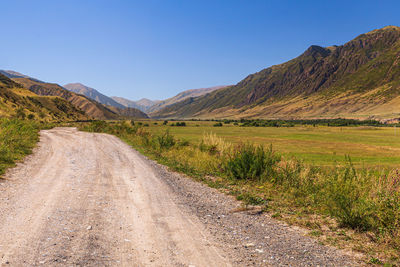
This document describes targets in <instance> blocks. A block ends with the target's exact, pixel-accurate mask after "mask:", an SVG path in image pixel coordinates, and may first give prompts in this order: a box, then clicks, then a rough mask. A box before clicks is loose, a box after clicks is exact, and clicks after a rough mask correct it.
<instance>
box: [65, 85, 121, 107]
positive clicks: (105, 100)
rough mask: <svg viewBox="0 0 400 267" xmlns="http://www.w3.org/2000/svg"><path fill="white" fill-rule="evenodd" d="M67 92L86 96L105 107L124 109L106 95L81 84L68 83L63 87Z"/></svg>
mask: <svg viewBox="0 0 400 267" xmlns="http://www.w3.org/2000/svg"><path fill="white" fill-rule="evenodd" d="M63 87H64V88H66V89H67V90H69V91H71V92H74V93H77V94H80V95H84V96H87V97H88V98H90V99H93V100H96V101H97V102H99V103H101V104H104V105H107V106H113V107H117V108H125V106H124V105H121V104H120V103H118V102H116V101H115V100H114V99H112V98H111V97H108V96H106V95H103V94H102V93H100V92H99V91H97V90H96V89H94V88H91V87H88V86H86V85H83V84H81V83H69V84H66V85H64V86H63Z"/></svg>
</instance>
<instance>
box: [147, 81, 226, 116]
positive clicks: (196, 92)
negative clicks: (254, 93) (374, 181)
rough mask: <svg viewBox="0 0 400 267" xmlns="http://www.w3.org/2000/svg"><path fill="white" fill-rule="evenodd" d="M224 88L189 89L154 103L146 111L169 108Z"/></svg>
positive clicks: (223, 86)
mask: <svg viewBox="0 0 400 267" xmlns="http://www.w3.org/2000/svg"><path fill="white" fill-rule="evenodd" d="M225 87H227V86H226V85H222V86H214V87H209V88H199V89H189V90H186V91H183V92H181V93H179V94H177V95H176V96H174V97H171V98H168V99H166V100H162V101H159V102H158V103H155V104H154V105H152V106H151V107H150V108H149V109H148V112H149V113H151V112H157V111H159V110H161V109H163V108H165V107H168V106H171V105H173V104H175V103H178V102H181V101H183V100H185V99H188V98H191V97H199V96H202V95H206V94H208V93H211V92H214V91H216V90H219V89H222V88H225Z"/></svg>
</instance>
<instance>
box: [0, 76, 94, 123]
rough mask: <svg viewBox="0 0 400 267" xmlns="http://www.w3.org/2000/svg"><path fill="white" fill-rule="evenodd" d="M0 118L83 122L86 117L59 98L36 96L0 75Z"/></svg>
mask: <svg viewBox="0 0 400 267" xmlns="http://www.w3.org/2000/svg"><path fill="white" fill-rule="evenodd" d="M0 117H19V118H29V119H37V120H41V121H57V120H59V121H68V120H85V119H88V116H87V115H86V114H85V113H84V112H83V111H81V110H79V109H77V108H76V107H75V106H74V105H72V104H71V103H69V102H68V101H66V100H65V99H63V98H60V97H53V96H51V97H46V96H38V95H37V94H35V93H33V92H31V91H29V90H27V89H26V88H24V87H23V86H22V85H21V84H19V83H16V82H14V81H12V80H11V79H10V78H8V77H6V76H4V75H2V74H0Z"/></svg>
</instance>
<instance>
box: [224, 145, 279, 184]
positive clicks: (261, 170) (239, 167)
mask: <svg viewBox="0 0 400 267" xmlns="http://www.w3.org/2000/svg"><path fill="white" fill-rule="evenodd" d="M279 161H280V157H279V156H277V155H275V154H274V153H273V151H272V147H269V148H268V149H265V148H264V147H263V146H261V145H260V146H254V145H252V144H241V145H238V146H237V147H235V148H234V151H233V153H231V154H230V155H229V156H228V159H227V161H226V164H225V170H226V173H227V175H228V176H229V177H231V178H234V179H242V180H246V179H249V180H258V181H265V180H271V179H273V177H275V176H276V174H277V172H276V168H275V166H276V164H277V162H279Z"/></svg>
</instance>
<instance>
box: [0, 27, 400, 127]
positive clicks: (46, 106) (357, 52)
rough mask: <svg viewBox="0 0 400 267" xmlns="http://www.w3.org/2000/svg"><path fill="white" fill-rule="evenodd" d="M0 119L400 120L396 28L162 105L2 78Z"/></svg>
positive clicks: (3, 74) (1, 74)
mask: <svg viewBox="0 0 400 267" xmlns="http://www.w3.org/2000/svg"><path fill="white" fill-rule="evenodd" d="M0 89H1V90H0V101H2V102H0V104H1V103H3V104H2V105H0V116H5V115H10V114H16V112H17V111H19V112H21V110H22V111H24V112H26V114H34V115H35V116H39V115H38V114H40V117H41V118H42V119H46V120H50V119H51V120H65V119H69V120H80V119H85V118H86V119H87V118H95V119H122V118H132V117H134V118H148V116H147V114H145V113H144V112H146V113H148V114H150V116H151V117H154V118H179V119H182V118H269V119H301V118H304V119H307V118H334V117H335V118H337V117H343V118H359V119H363V118H369V119H393V118H400V28H399V27H396V26H388V27H385V28H382V29H377V30H373V31H371V32H368V33H365V34H361V35H359V36H358V37H356V38H355V39H353V40H351V41H349V42H347V43H346V44H344V45H341V46H330V47H321V46H316V45H312V46H310V47H309V48H308V49H307V50H306V51H305V52H304V53H303V54H301V55H300V56H298V57H297V58H294V59H292V60H290V61H288V62H285V63H283V64H280V65H275V66H271V67H269V68H266V69H263V70H261V71H259V72H257V73H254V74H250V75H249V76H247V77H246V78H245V79H243V80H242V81H240V82H239V83H238V84H236V85H232V86H216V87H210V88H201V89H191V90H186V91H183V92H181V93H179V94H177V95H176V96H174V97H171V98H168V99H166V100H156V101H153V100H149V99H145V98H144V99H141V100H139V101H132V100H128V99H125V98H122V97H108V96H106V95H103V94H101V93H100V92H98V91H97V90H95V89H93V88H90V87H88V86H85V85H83V84H80V83H72V84H66V85H65V86H64V87H63V86H60V85H58V84H54V83H46V82H43V81H40V80H38V79H36V78H32V77H29V76H27V75H24V74H21V73H18V72H15V71H5V70H1V71H0Z"/></svg>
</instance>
